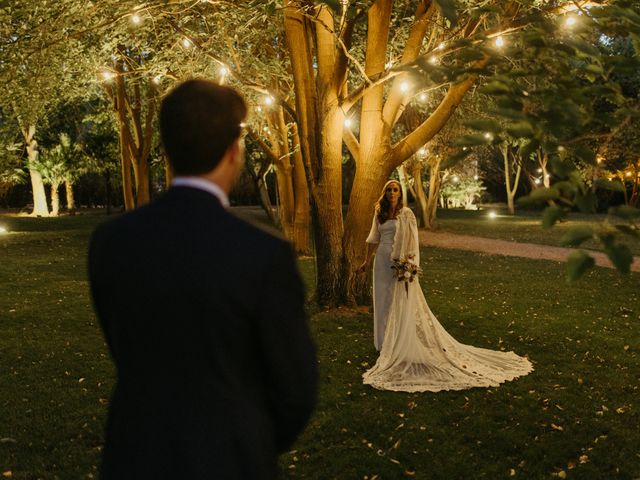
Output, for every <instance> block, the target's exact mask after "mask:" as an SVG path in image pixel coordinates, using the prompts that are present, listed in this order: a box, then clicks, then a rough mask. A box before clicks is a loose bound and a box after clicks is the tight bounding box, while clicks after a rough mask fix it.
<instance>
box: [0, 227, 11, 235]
mask: <svg viewBox="0 0 640 480" xmlns="http://www.w3.org/2000/svg"><path fill="white" fill-rule="evenodd" d="M7 233H9V232H8V231H7V229H6V228H4V227H0V235H6V234H7Z"/></svg>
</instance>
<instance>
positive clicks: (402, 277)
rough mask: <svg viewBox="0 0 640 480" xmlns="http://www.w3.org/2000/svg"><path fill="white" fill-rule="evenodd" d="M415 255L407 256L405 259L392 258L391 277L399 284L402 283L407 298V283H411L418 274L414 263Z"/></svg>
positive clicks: (418, 271) (418, 270) (417, 267)
mask: <svg viewBox="0 0 640 480" xmlns="http://www.w3.org/2000/svg"><path fill="white" fill-rule="evenodd" d="M414 259H415V255H413V254H411V255H407V256H406V257H400V258H394V259H393V265H391V268H392V269H393V276H394V277H395V278H397V279H398V281H399V282H404V289H405V291H406V292H407V296H409V283H411V282H413V279H414V278H416V277H417V276H418V275H419V274H420V267H419V266H418V265H416V264H415V263H413V262H414Z"/></svg>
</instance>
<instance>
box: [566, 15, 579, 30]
mask: <svg viewBox="0 0 640 480" xmlns="http://www.w3.org/2000/svg"><path fill="white" fill-rule="evenodd" d="M576 21H577V20H576V17H574V16H573V15H569V16H568V17H567V20H566V21H565V25H566V26H567V27H569V28H571V27H573V26H574V25H575V24H576Z"/></svg>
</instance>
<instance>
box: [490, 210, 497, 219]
mask: <svg viewBox="0 0 640 480" xmlns="http://www.w3.org/2000/svg"><path fill="white" fill-rule="evenodd" d="M497 216H498V215H497V214H496V212H494V211H491V212H489V218H490V219H491V220H493V219H494V218H496V217H497Z"/></svg>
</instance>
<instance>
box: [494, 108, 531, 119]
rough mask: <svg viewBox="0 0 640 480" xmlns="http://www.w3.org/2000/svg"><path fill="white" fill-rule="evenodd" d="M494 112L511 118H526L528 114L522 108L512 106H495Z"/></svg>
mask: <svg viewBox="0 0 640 480" xmlns="http://www.w3.org/2000/svg"><path fill="white" fill-rule="evenodd" d="M492 112H493V113H494V114H496V115H498V116H500V117H502V118H507V119H509V120H525V119H526V118H527V116H526V115H525V114H524V113H522V112H521V111H520V110H514V109H512V108H494V109H492Z"/></svg>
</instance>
